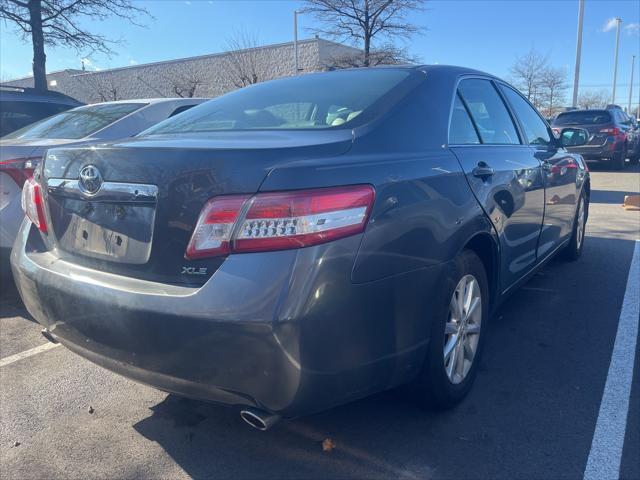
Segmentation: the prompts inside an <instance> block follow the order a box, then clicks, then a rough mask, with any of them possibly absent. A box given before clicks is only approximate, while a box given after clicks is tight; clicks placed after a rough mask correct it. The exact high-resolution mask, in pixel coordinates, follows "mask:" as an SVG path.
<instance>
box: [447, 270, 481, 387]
mask: <svg viewBox="0 0 640 480" xmlns="http://www.w3.org/2000/svg"><path fill="white" fill-rule="evenodd" d="M481 323H482V292H481V290H480V285H479V284H478V280H477V279H476V277H474V276H473V275H465V276H464V277H462V279H461V280H460V281H459V282H458V285H457V286H456V288H455V290H454V292H453V295H452V296H451V301H450V303H449V315H448V319H447V323H446V325H445V329H444V349H443V355H444V368H445V372H446V374H447V377H448V378H449V381H450V382H451V383H453V384H459V383H461V382H462V381H463V380H464V379H465V378H466V377H467V375H468V373H469V370H471V366H472V365H473V360H474V358H475V356H476V352H477V350H478V342H479V340H480V329H481Z"/></svg>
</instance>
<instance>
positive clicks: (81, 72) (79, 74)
mask: <svg viewBox="0 0 640 480" xmlns="http://www.w3.org/2000/svg"><path fill="white" fill-rule="evenodd" d="M321 42H322V43H325V44H329V45H335V46H339V47H342V48H348V49H353V51H354V52H357V51H360V50H359V49H357V48H355V47H350V46H348V45H344V44H342V43H338V42H334V41H331V40H326V39H324V38H320V37H316V38H308V39H305V40H298V45H302V44H308V43H321ZM290 45H291V46H293V42H283V43H274V44H270V45H261V46H258V47H254V48H247V49H244V50H239V51H238V52H239V53H242V52H246V51H251V50H254V51H259V50H266V49H272V48H282V47H287V46H290ZM230 53H231V51H226V52H217V53H208V54H205V55H196V56H193V57H182V58H175V59H171V60H161V61H158V62H150V63H140V64H136V65H126V66H123V67H116V68H109V69H104V70H91V71H90V70H78V69H64V70H56V71H53V72H48V73H47V76H50V75H55V74H58V73H67V74H69V75H70V76H73V77H82V76H85V75H93V74H97V73H100V74H103V73H106V72H117V71H122V70H136V69H140V68H145V67H151V66H157V65H170V64H175V63H182V62H185V61H194V60H202V59H209V58H216V57H224V56H225V55H229V54H230ZM30 78H33V76H32V75H29V76H26V77H20V78H14V79H11V80H6V81H4V82H2V83H3V84H10V83H11V82H16V81H20V80H28V79H30Z"/></svg>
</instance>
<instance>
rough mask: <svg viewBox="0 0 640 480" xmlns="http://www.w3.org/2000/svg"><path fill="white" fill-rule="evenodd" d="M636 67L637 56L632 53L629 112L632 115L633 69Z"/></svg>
mask: <svg viewBox="0 0 640 480" xmlns="http://www.w3.org/2000/svg"><path fill="white" fill-rule="evenodd" d="M635 68H636V56H635V55H631V82H630V83H629V105H628V106H627V113H628V114H629V115H631V96H632V95H633V70H634V69H635Z"/></svg>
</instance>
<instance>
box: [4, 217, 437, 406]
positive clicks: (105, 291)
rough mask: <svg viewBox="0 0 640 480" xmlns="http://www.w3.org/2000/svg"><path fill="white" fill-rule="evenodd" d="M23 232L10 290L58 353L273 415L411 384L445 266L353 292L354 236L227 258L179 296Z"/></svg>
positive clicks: (356, 240) (166, 387) (181, 391)
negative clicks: (35, 247) (42, 248)
mask: <svg viewBox="0 0 640 480" xmlns="http://www.w3.org/2000/svg"><path fill="white" fill-rule="evenodd" d="M30 230H31V226H30V224H29V222H27V221H25V222H24V223H23V226H22V228H21V231H20V233H19V235H18V239H17V241H16V245H15V247H14V249H13V252H12V257H11V263H12V268H13V271H14V277H15V279H16V284H17V286H18V290H19V291H20V294H21V296H22V298H23V300H24V302H25V305H26V307H27V309H28V310H29V312H30V313H31V314H32V315H33V316H34V318H36V319H37V320H38V322H40V323H41V324H42V325H44V326H46V327H47V328H49V330H51V332H52V333H53V334H54V335H55V336H56V337H57V338H58V339H60V341H61V342H62V343H63V344H64V345H65V346H66V347H68V348H69V349H70V350H72V351H74V352H76V353H78V354H80V355H82V356H84V357H86V358H87V359H89V360H91V361H93V362H95V363H97V364H99V365H101V366H103V367H105V368H108V369H110V370H112V371H115V372H117V373H120V374H122V375H124V376H127V377H129V378H132V379H134V380H136V381H139V382H141V383H145V384H149V385H151V386H154V387H157V388H159V389H162V390H165V391H169V392H175V393H178V394H181V395H185V396H189V397H193V398H199V399H203V400H209V401H214V402H221V403H226V404H232V405H249V406H256V407H259V408H263V409H265V410H268V411H270V412H274V413H278V414H279V415H282V416H284V417H294V416H298V415H303V414H308V413H311V412H314V411H318V410H322V409H325V408H329V407H331V406H334V405H337V404H340V403H344V402H347V401H350V400H353V399H356V398H360V397H363V396H365V395H368V394H370V393H373V392H376V391H380V390H383V389H386V388H390V387H393V386H395V385H398V384H400V383H403V382H405V381H407V380H409V379H411V378H412V377H413V376H414V375H415V374H416V373H417V372H418V371H419V369H420V367H421V364H422V361H423V359H424V353H425V347H426V343H427V340H428V338H427V337H428V331H429V321H428V318H429V312H431V311H433V305H432V304H431V303H430V302H431V301H432V299H431V298H430V297H435V295H433V296H429V295H425V292H428V291H435V289H436V288H437V285H438V279H439V278H440V275H441V273H442V269H443V268H446V265H438V266H434V267H429V268H425V269H421V270H419V271H414V272H410V273H406V274H403V275H397V276H394V277H390V278H386V279H382V280H379V281H375V282H369V283H365V284H353V283H352V282H351V279H350V273H351V269H352V267H353V260H354V258H355V254H356V252H357V248H358V245H359V241H360V237H359V236H355V237H350V238H346V239H342V240H339V241H336V242H332V243H329V244H325V245H318V246H315V247H310V248H305V249H301V250H289V251H281V252H270V253H257V254H242V255H232V256H230V257H228V258H227V259H226V260H225V262H224V263H223V264H222V266H221V267H220V268H219V269H218V270H217V271H216V272H215V273H214V274H213V275H212V277H211V278H210V279H209V280H208V281H207V283H206V284H205V285H204V286H202V287H200V288H191V287H183V286H173V285H167V284H159V283H154V282H149V281H145V280H138V279H132V278H128V277H122V276H118V275H113V274H109V273H105V272H98V271H94V270H89V269H86V268H84V267H81V266H78V265H76V264H72V263H68V262H65V261H62V260H60V259H59V258H57V257H56V256H55V255H54V254H53V253H51V252H33V251H32V249H31V248H30V247H29V235H30ZM25 245H26V246H27V248H26V249H25ZM27 251H28V252H29V253H27Z"/></svg>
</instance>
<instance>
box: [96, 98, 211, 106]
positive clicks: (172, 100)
mask: <svg viewBox="0 0 640 480" xmlns="http://www.w3.org/2000/svg"><path fill="white" fill-rule="evenodd" d="M207 100H211V99H210V98H196V97H194V98H181V97H176V98H132V99H129V100H112V101H109V102H97V103H91V104H90V105H113V104H118V103H126V104H130V103H140V104H144V105H151V104H154V105H155V104H160V103H174V104H183V103H184V104H193V103H202V102H206V101H207Z"/></svg>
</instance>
